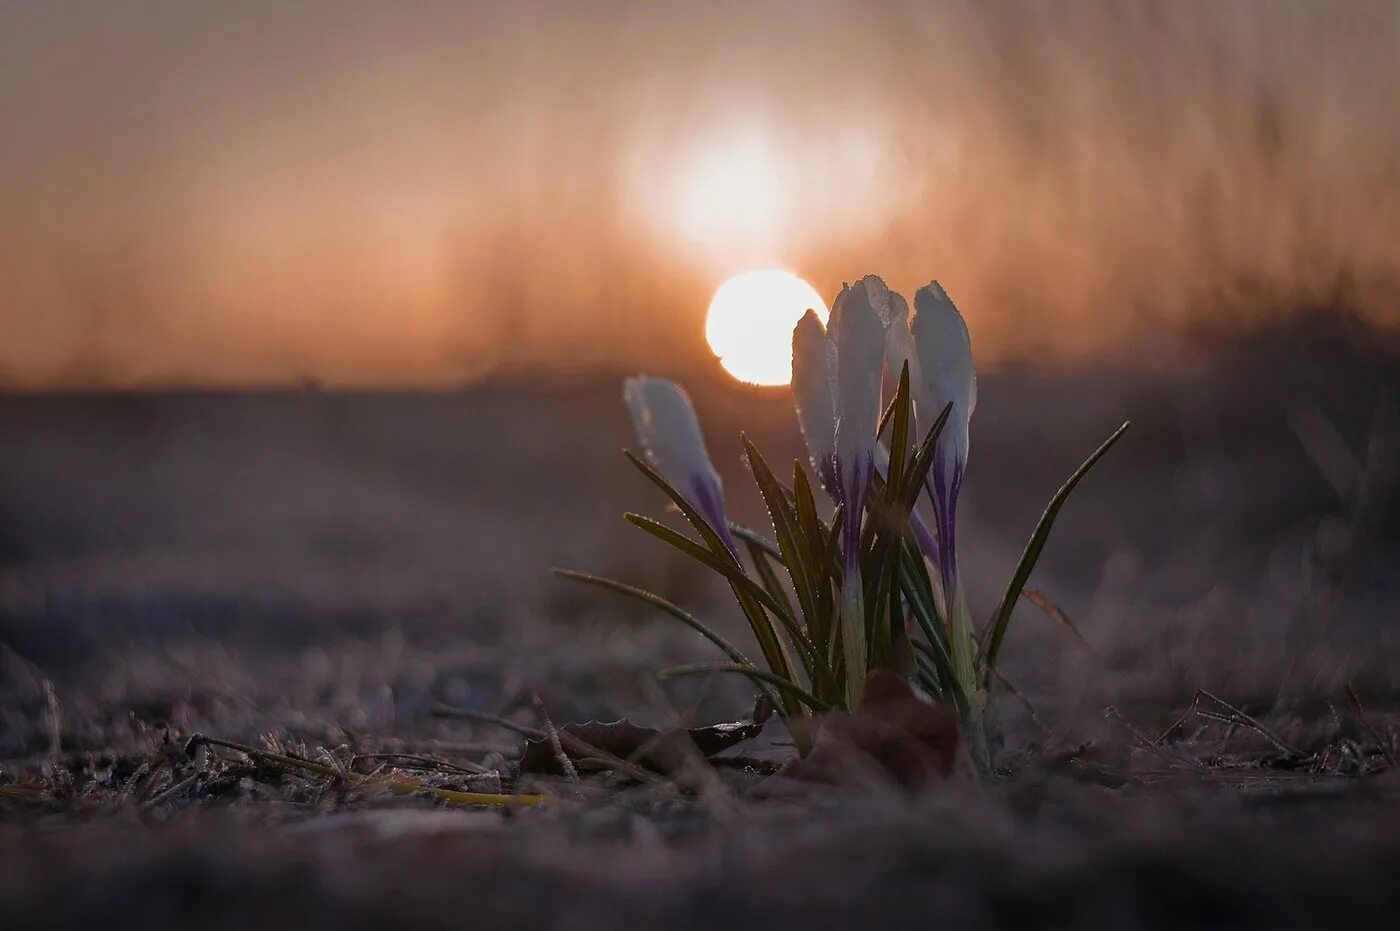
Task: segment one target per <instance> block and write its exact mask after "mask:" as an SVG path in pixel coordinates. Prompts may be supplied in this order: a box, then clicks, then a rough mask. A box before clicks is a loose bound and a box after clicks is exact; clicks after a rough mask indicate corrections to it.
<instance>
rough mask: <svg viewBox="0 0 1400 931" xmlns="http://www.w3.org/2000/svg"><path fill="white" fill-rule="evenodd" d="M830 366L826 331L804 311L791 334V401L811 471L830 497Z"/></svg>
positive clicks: (833, 436)
mask: <svg viewBox="0 0 1400 931" xmlns="http://www.w3.org/2000/svg"><path fill="white" fill-rule="evenodd" d="M834 363H835V353H834V349H833V347H832V345H831V341H830V340H828V339H827V334H826V328H825V327H823V326H822V322H821V319H820V318H819V317H817V313H816V311H814V310H808V311H807V313H806V314H805V315H804V316H803V317H802V319H801V320H799V321H798V323H797V326H796V327H794V328H793V331H792V401H793V406H794V407H795V408H796V409H797V423H798V425H799V426H801V427H802V438H803V439H804V440H806V442H807V453H808V455H810V456H811V459H812V468H814V469H816V470H817V475H818V476H819V477H820V478H821V482H822V484H823V485H824V486H825V487H826V490H827V493H828V494H830V495H831V496H832V497H836V496H837V495H838V494H839V493H840V491H839V489H838V488H837V486H836V407H835V404H834V402H833V400H832V396H831V392H832V384H831V376H832V369H833V368H834Z"/></svg>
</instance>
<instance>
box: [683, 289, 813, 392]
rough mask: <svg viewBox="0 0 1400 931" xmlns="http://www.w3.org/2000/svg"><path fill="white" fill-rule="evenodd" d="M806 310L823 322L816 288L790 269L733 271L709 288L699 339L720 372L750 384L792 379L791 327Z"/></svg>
mask: <svg viewBox="0 0 1400 931" xmlns="http://www.w3.org/2000/svg"><path fill="white" fill-rule="evenodd" d="M808 308H811V309H812V310H815V311H816V312H817V316H818V317H821V319H822V322H823V323H825V322H826V317H827V310H826V304H825V303H824V302H823V301H822V298H821V295H820V294H818V293H817V289H816V288H814V287H812V286H811V285H810V284H808V283H807V282H805V281H803V280H802V279H801V278H799V277H797V276H796V275H794V274H793V273H792V272H789V271H784V270H782V269H778V268H765V269H759V270H757V271H749V272H744V273H743V274H739V275H735V276H734V277H733V278H730V279H729V280H728V281H726V282H725V283H724V284H722V285H720V286H719V289H718V290H717V291H715V296H714V297H713V298H711V299H710V310H709V313H708V315H707V316H706V318H705V339H706V340H708V341H709V343H710V348H711V349H713V350H714V352H715V355H717V356H719V361H720V365H722V366H724V369H725V371H727V372H728V373H729V374H731V375H733V376H734V377H735V378H737V379H739V380H740V381H746V382H749V383H750V384H754V385H786V384H788V383H789V382H790V381H792V328H793V327H794V326H796V325H797V321H799V320H801V319H802V315H803V314H805V313H806V312H807V310H808Z"/></svg>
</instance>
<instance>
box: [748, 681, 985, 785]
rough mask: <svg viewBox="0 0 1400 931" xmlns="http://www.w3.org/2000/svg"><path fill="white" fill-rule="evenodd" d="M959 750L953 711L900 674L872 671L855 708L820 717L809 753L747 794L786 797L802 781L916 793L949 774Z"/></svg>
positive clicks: (959, 741)
mask: <svg viewBox="0 0 1400 931" xmlns="http://www.w3.org/2000/svg"><path fill="white" fill-rule="evenodd" d="M961 747H962V741H961V740H960V739H959V736H958V716H957V714H956V712H954V711H952V710H951V709H949V708H946V707H943V706H940V705H935V704H933V703H932V702H930V701H928V700H926V699H924V698H922V697H921V696H920V695H919V694H918V693H916V692H915V691H914V690H913V689H912V688H910V687H909V684H908V683H907V682H906V681H905V680H904V679H902V678H900V677H899V676H896V675H894V674H892V673H886V672H881V673H876V674H875V675H873V676H871V677H870V679H869V680H868V681H867V682H866V684H865V691H864V692H863V693H862V694H861V699H860V704H859V705H858V706H857V708H856V710H855V711H853V712H846V711H835V712H832V713H830V714H828V715H826V716H825V717H823V718H822V719H821V722H820V724H819V725H818V726H817V734H816V739H815V740H814V742H813V745H812V751H811V752H810V753H808V754H807V755H806V756H805V757H802V758H800V759H796V760H793V761H792V762H791V763H789V764H788V765H786V766H784V767H783V768H782V769H781V770H780V771H779V772H777V773H776V774H775V775H773V776H771V777H770V778H769V779H767V780H765V781H764V782H762V783H760V784H759V785H758V786H757V787H756V788H755V792H754V794H756V795H758V796H760V797H763V796H768V797H772V796H778V795H791V794H793V793H794V792H799V791H801V788H802V787H801V783H817V784H821V785H829V786H842V787H874V786H881V787H889V786H891V785H894V786H898V787H899V788H902V789H905V790H907V791H909V792H918V791H920V790H923V789H926V788H928V787H929V786H931V785H934V784H937V783H941V782H946V781H947V780H948V779H950V778H952V777H953V775H954V773H955V771H957V770H958V769H959V765H958V764H959V760H960V754H961Z"/></svg>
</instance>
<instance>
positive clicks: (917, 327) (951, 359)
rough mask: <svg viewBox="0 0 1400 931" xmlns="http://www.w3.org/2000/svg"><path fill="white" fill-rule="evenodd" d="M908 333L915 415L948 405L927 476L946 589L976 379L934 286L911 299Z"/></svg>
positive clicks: (950, 310)
mask: <svg viewBox="0 0 1400 931" xmlns="http://www.w3.org/2000/svg"><path fill="white" fill-rule="evenodd" d="M909 329H910V332H911V335H912V337H913V348H914V353H915V359H916V360H917V364H915V363H914V362H911V369H910V377H911V382H910V387H911V388H912V390H913V395H914V409H915V412H916V413H917V415H918V416H920V417H921V418H923V419H924V421H925V422H931V418H933V417H936V416H937V415H938V413H939V412H940V411H942V410H943V408H944V407H946V406H947V405H949V404H950V403H951V404H952V410H951V411H950V412H949V414H948V423H947V425H946V426H945V427H944V429H943V433H942V435H941V436H940V437H939V439H938V448H937V450H936V451H935V453H934V458H933V468H932V470H931V472H930V475H929V485H930V488H929V497H931V498H932V499H933V507H934V514H935V518H936V520H937V527H938V539H939V541H940V543H941V546H940V560H939V562H940V565H939V569H940V570H941V572H942V574H943V582H944V585H945V586H946V585H948V583H949V582H951V581H952V577H953V576H954V575H955V574H956V573H957V549H956V542H955V540H956V529H957V508H958V494H959V492H960V491H961V490H962V483H963V474H964V473H965V471H966V469H967V450H968V425H969V423H970V421H971V419H972V411H973V409H974V408H975V407H976V406H977V375H976V373H975V372H974V371H973V367H972V341H971V338H970V337H969V336H968V332H967V322H966V321H965V320H963V316H962V314H961V313H959V312H958V308H957V307H956V306H955V305H954V304H953V302H952V300H951V299H950V298H949V297H948V293H947V292H946V291H944V290H943V288H942V286H941V285H939V283H938V282H936V281H934V282H931V283H930V284H928V285H925V286H924V287H922V288H920V289H919V290H918V292H917V293H916V294H915V295H914V318H913V320H912V321H911V322H910V327H909Z"/></svg>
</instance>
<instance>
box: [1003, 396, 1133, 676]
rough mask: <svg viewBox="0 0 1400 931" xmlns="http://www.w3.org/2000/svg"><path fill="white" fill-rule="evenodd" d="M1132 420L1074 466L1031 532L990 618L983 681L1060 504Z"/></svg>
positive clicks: (1125, 430) (1115, 441)
mask: <svg viewBox="0 0 1400 931" xmlns="http://www.w3.org/2000/svg"><path fill="white" fill-rule="evenodd" d="M1128 426H1129V423H1128V422H1125V423H1124V424H1123V426H1121V427H1119V428H1118V429H1117V430H1115V431H1113V435H1112V436H1110V437H1109V438H1108V439H1106V440H1104V441H1103V444H1102V445H1101V446H1100V447H1099V448H1098V449H1096V450H1094V452H1093V454H1092V455H1090V456H1089V458H1088V459H1085V460H1084V462H1083V464H1082V465H1080V467H1079V468H1077V469H1075V470H1074V474H1073V475H1071V476H1070V477H1069V480H1068V481H1066V482H1065V483H1064V484H1063V485H1061V486H1060V490H1059V491H1057V492H1055V496H1054V497H1053V498H1051V499H1050V503H1049V504H1048V505H1046V507H1045V513H1044V514H1041V515H1040V521H1039V522H1038V523H1037V524H1036V525H1035V530H1034V531H1032V533H1031V538H1030V540H1029V541H1028V542H1027V543H1026V549H1025V551H1024V552H1023V553H1021V559H1020V561H1019V562H1017V563H1016V571H1015V572H1013V573H1012V574H1011V581H1010V582H1009V583H1008V584H1007V586H1006V594H1004V595H1003V596H1002V599H1001V604H1000V605H998V606H997V609H996V611H995V612H993V613H992V617H991V619H990V621H989V622H988V628H987V631H988V632H987V636H986V637H985V638H984V639H983V641H982V665H983V667H984V669H985V670H986V671H985V672H984V673H983V681H984V682H986V681H988V679H989V677H990V672H991V670H992V669H994V668H996V663H997V654H998V653H999V652H1000V651H1001V643H1002V640H1003V638H1005V636H1006V627H1007V624H1008V623H1009V622H1010V621H1011V611H1012V609H1013V608H1015V607H1016V599H1017V598H1018V597H1020V594H1021V590H1022V589H1023V588H1025V586H1026V580H1027V579H1029V578H1030V575H1031V570H1033V569H1034V568H1035V563H1036V560H1037V559H1039V558H1040V553H1041V551H1042V550H1043V549H1045V541H1046V540H1047V539H1049V537H1050V528H1051V527H1052V526H1054V523H1055V517H1056V515H1058V514H1059V513H1060V508H1062V507H1064V503H1065V501H1067V500H1068V499H1069V496H1070V494H1071V493H1072V492H1073V491H1074V487H1075V486H1076V485H1078V484H1079V481H1080V479H1082V478H1084V476H1085V475H1087V474H1088V473H1089V470H1090V469H1092V468H1093V467H1094V464H1095V463H1096V462H1098V461H1099V460H1100V459H1102V458H1103V457H1104V454H1105V453H1107V452H1108V451H1109V450H1110V449H1112V448H1113V444H1115V443H1117V442H1118V441H1119V440H1120V439H1121V438H1122V437H1123V434H1124V433H1126V432H1128Z"/></svg>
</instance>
